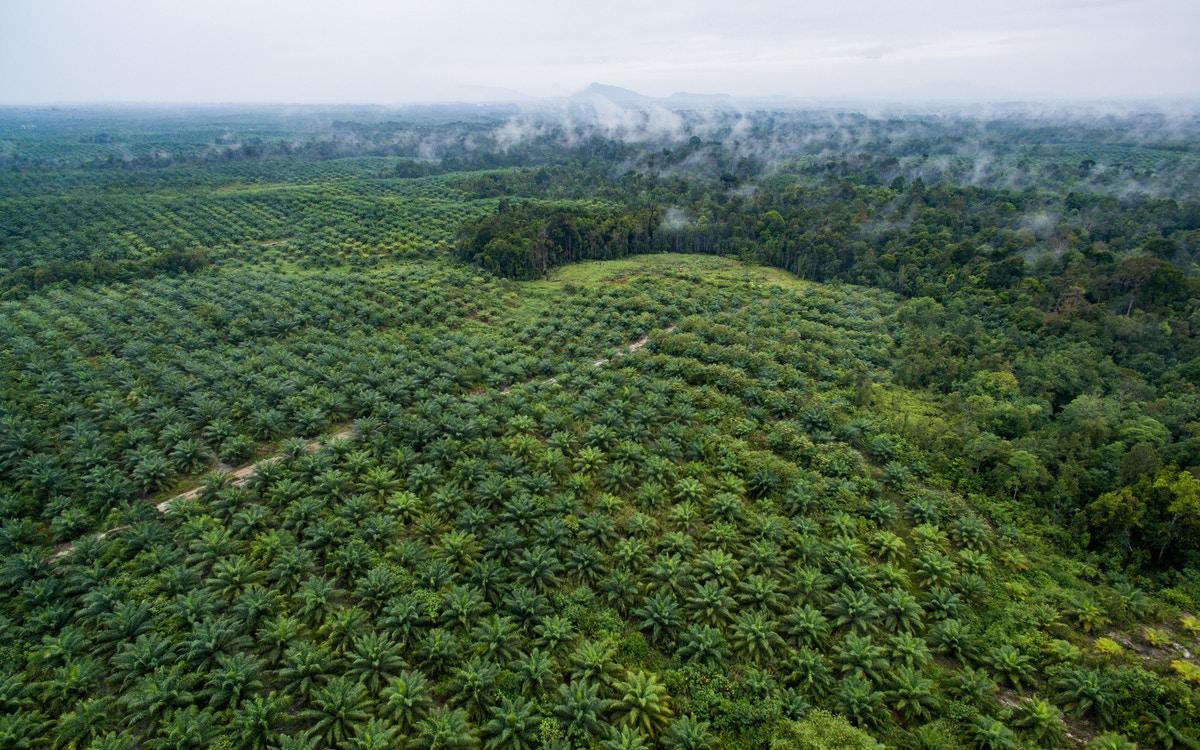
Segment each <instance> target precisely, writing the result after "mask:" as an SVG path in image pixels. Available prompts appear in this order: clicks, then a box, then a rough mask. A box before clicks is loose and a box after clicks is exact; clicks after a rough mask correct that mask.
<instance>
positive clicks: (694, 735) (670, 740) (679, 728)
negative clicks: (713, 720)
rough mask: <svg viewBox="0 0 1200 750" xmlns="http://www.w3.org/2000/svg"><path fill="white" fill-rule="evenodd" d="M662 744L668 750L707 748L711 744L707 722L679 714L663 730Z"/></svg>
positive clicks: (706, 749) (701, 749) (698, 749)
mask: <svg viewBox="0 0 1200 750" xmlns="http://www.w3.org/2000/svg"><path fill="white" fill-rule="evenodd" d="M662 744H663V747H665V748H667V749H668V750H708V748H709V747H710V746H711V744H712V736H711V734H710V733H709V731H708V722H707V721H697V720H696V718H695V717H694V716H691V715H687V716H680V717H679V718H678V719H675V720H674V721H672V722H671V724H670V726H668V727H667V729H666V731H664V732H663V736H662Z"/></svg>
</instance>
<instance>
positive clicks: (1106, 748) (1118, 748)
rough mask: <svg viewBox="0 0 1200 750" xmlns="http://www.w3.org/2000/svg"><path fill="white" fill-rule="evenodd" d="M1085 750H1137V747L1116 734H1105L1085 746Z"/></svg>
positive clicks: (1123, 736)
mask: <svg viewBox="0 0 1200 750" xmlns="http://www.w3.org/2000/svg"><path fill="white" fill-rule="evenodd" d="M1087 750H1137V745H1136V744H1134V743H1133V742H1131V741H1130V740H1129V739H1128V738H1126V737H1125V735H1123V734H1120V733H1118V732H1106V733H1104V734H1101V735H1098V736H1097V737H1096V739H1094V740H1092V741H1091V742H1089V743H1088V744H1087Z"/></svg>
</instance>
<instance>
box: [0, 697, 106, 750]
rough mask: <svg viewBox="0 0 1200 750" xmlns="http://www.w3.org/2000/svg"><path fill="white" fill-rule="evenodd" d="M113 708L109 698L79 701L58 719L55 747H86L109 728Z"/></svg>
mask: <svg viewBox="0 0 1200 750" xmlns="http://www.w3.org/2000/svg"><path fill="white" fill-rule="evenodd" d="M114 708H115V706H114V705H113V700H112V698H109V697H99V698H85V699H84V700H82V701H80V702H79V703H77V704H76V705H75V707H74V708H72V709H71V710H70V711H68V712H66V713H65V714H63V715H62V716H61V717H60V718H59V720H58V730H57V732H56V733H55V735H56V736H55V745H56V746H58V747H87V746H88V745H89V743H90V742H91V741H92V740H93V739H95V738H96V737H98V736H100V735H102V734H104V733H105V732H106V731H107V730H109V729H110V728H111V726H112V718H113V717H114V716H115V714H114V713H113V709H114ZM0 737H2V735H0ZM9 739H13V738H11V737H9Z"/></svg>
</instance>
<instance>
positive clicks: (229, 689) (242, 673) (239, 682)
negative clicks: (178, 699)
mask: <svg viewBox="0 0 1200 750" xmlns="http://www.w3.org/2000/svg"><path fill="white" fill-rule="evenodd" d="M217 663H218V666H217V669H215V670H213V671H212V672H209V674H208V688H207V689H205V690H203V691H202V692H201V693H200V695H202V696H207V697H208V705H210V706H212V707H213V708H216V709H223V708H226V707H228V708H234V709H236V708H237V707H238V705H239V704H240V703H241V702H242V699H243V698H245V697H246V696H248V695H251V694H254V693H257V692H259V691H261V690H262V687H263V682H262V679H261V678H260V675H261V672H262V664H261V662H259V660H258V659H256V658H254V657H252V656H247V655H245V654H221V655H220V656H218V657H217Z"/></svg>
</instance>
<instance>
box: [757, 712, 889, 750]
mask: <svg viewBox="0 0 1200 750" xmlns="http://www.w3.org/2000/svg"><path fill="white" fill-rule="evenodd" d="M770 747H771V750H883V747H884V746H883V745H882V744H880V743H879V742H878V741H876V740H875V738H873V737H872V736H871V735H870V734H868V733H867V732H864V731H863V730H861V729H859V728H857V727H854V726H851V725H850V724H849V723H848V722H847V721H846V720H845V719H843V718H842V717H840V716H836V715H834V714H831V713H829V712H828V711H823V710H820V709H818V710H816V711H813V712H811V713H810V714H809V715H808V716H806V717H804V719H802V720H800V721H785V722H781V723H779V724H777V725H776V726H775V729H774V731H773V733H772V736H771V745H770Z"/></svg>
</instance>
